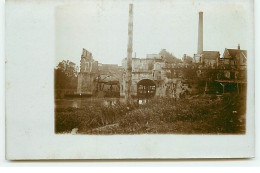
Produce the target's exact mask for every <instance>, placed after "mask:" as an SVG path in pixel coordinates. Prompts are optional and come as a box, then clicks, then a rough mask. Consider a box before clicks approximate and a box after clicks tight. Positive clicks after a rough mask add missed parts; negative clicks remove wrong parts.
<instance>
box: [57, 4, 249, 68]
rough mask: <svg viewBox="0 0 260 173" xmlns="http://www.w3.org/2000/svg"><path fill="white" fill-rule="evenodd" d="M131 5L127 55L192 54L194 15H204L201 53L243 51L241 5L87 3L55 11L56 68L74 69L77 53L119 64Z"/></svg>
mask: <svg viewBox="0 0 260 173" xmlns="http://www.w3.org/2000/svg"><path fill="white" fill-rule="evenodd" d="M129 2H132V3H133V4H134V28H133V30H134V32H133V56H134V55H135V52H136V55H137V57H140V58H145V57H146V54H149V53H159V52H160V50H161V49H163V48H165V49H167V50H168V51H169V52H171V53H173V54H174V55H175V56H176V57H177V58H182V56H183V54H188V55H190V56H193V54H194V53H196V52H197V38H198V17H199V16H198V12H199V11H203V12H204V50H216V51H220V53H221V55H222V54H223V51H224V49H225V48H236V47H237V44H238V43H240V45H241V49H247V48H248V38H249V37H248V36H249V35H250V34H251V35H252V33H250V32H252V21H253V19H252V18H251V16H250V15H251V14H252V11H250V9H249V7H250V6H248V5H249V4H250V3H248V1H246V0H238V1H236V3H234V1H224V0H220V1H218V2H216V1H212V2H206V1H204V0H203V1H196V2H194V1H190V0H187V1H186V0H184V1H178V0H173V1H170V0H165V1H163V0H161V1H156V0H155V1H153V2H148V1H145V0H140V1H138V2H137V1H120V0H118V1H87V2H84V3H81V4H76V3H71V4H69V5H66V6H59V7H57V8H56V14H55V21H56V22H55V27H56V29H55V31H56V34H55V35H56V57H57V59H56V63H58V62H59V61H62V60H63V59H64V60H70V61H73V62H75V63H76V64H78V65H79V63H80V56H81V52H82V48H85V49H87V50H89V51H90V52H92V53H93V57H94V59H95V60H98V61H99V62H100V63H107V64H119V65H121V61H122V59H123V58H125V57H126V53H127V38H128V35H127V31H128V4H129Z"/></svg>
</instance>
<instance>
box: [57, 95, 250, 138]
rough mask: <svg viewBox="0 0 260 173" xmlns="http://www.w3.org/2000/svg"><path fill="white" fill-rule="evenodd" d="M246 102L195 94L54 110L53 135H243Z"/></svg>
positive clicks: (237, 98) (239, 98) (238, 98)
mask: <svg viewBox="0 0 260 173" xmlns="http://www.w3.org/2000/svg"><path fill="white" fill-rule="evenodd" d="M245 99H246V97H243V96H238V95H224V96H220V97H217V96H216V95H206V96H203V95H197V96H191V97H189V98H183V99H180V100H178V101H175V100H174V99H167V98H163V99H162V98H161V99H158V98H157V99H153V100H150V101H149V102H148V103H147V104H142V105H139V104H137V103H133V104H130V105H126V104H124V103H121V102H117V103H115V104H112V105H102V104H97V105H90V106H85V107H83V108H56V110H55V131H56V133H70V132H71V131H72V129H75V128H77V129H78V131H77V132H78V133H81V134H157V133H158V134H243V133H245V111H246V110H245V108H246V105H245Z"/></svg>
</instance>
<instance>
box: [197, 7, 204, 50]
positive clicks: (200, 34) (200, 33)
mask: <svg viewBox="0 0 260 173" xmlns="http://www.w3.org/2000/svg"><path fill="white" fill-rule="evenodd" d="M202 52H203V12H199V29H198V52H197V53H198V54H202Z"/></svg>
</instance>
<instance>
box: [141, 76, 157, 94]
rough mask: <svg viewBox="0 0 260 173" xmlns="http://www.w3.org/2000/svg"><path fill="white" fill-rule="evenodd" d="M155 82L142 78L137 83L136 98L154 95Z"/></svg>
mask: <svg viewBox="0 0 260 173" xmlns="http://www.w3.org/2000/svg"><path fill="white" fill-rule="evenodd" d="M155 92H156V84H155V82H154V81H152V80H149V79H143V80H141V81H139V82H138V83H137V96H138V98H150V97H153V96H154V95H155Z"/></svg>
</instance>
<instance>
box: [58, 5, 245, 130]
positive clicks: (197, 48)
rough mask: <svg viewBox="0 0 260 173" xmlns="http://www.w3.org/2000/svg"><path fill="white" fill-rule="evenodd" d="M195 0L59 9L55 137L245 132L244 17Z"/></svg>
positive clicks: (230, 8) (239, 11)
mask: <svg viewBox="0 0 260 173" xmlns="http://www.w3.org/2000/svg"><path fill="white" fill-rule="evenodd" d="M189 2H191V1H184V2H183V3H182V2H179V1H178V3H177V2H176V3H175V2H171V1H166V2H161V1H160V2H156V6H147V5H146V4H145V3H143V1H141V2H139V1H136V2H135V3H118V5H115V3H116V2H114V3H112V2H111V3H105V4H106V5H104V4H96V3H90V4H89V5H88V6H84V5H83V6H81V5H67V6H60V7H57V8H56V12H55V19H56V21H55V26H56V30H55V31H56V38H55V39H56V40H55V44H56V64H55V65H56V66H55V67H54V80H55V82H54V91H55V92H54V98H55V110H54V111H55V133H56V134H63V133H70V134H95V135H98V134H102V135H113V134H245V132H246V98H247V49H248V46H249V45H248V42H247V39H248V38H247V35H248V33H247V32H249V29H248V23H247V22H248V21H247V20H246V17H245V16H246V13H247V11H246V10H245V8H244V7H243V6H239V5H237V6H235V7H233V6H234V4H232V3H230V2H228V1H227V2H225V1H220V2H217V1H213V2H205V3H204V4H203V5H202V6H204V8H199V7H198V5H197V6H196V5H194V6H188V5H187V3H189ZM151 4H152V3H151ZM185 7H186V9H185ZM200 9H203V10H200Z"/></svg>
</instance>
